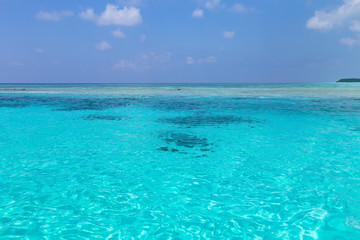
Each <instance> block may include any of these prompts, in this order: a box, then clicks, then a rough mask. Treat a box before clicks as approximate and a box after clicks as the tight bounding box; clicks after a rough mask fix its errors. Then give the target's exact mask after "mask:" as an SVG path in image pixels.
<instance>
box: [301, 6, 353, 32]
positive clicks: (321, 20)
mask: <svg viewBox="0 0 360 240" xmlns="http://www.w3.org/2000/svg"><path fill="white" fill-rule="evenodd" d="M359 15H360V0H343V4H342V5H341V6H339V7H338V8H336V9H334V10H332V11H328V12H326V11H316V12H315V14H314V16H313V17H312V18H310V19H309V20H308V21H307V24H306V27H307V28H311V29H318V30H329V29H332V28H334V27H338V26H341V25H343V24H347V23H349V21H351V20H353V19H354V18H358V17H359Z"/></svg>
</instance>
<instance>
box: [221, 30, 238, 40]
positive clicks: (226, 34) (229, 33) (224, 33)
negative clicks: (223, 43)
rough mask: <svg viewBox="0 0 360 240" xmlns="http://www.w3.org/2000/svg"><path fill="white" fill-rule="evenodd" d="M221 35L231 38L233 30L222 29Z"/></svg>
mask: <svg viewBox="0 0 360 240" xmlns="http://www.w3.org/2000/svg"><path fill="white" fill-rule="evenodd" d="M221 36H222V37H223V38H226V39H232V38H234V37H235V32H234V31H223V32H222V34H221Z"/></svg>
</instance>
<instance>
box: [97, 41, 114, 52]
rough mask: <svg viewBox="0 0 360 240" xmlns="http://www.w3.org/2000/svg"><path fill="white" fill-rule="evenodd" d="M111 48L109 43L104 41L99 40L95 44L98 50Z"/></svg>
mask: <svg viewBox="0 0 360 240" xmlns="http://www.w3.org/2000/svg"><path fill="white" fill-rule="evenodd" d="M110 48H111V45H110V44H109V43H108V42H106V41H101V42H99V43H97V44H96V49H97V50H100V51H105V50H108V49H110Z"/></svg>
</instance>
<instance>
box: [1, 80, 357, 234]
mask: <svg viewBox="0 0 360 240" xmlns="http://www.w3.org/2000/svg"><path fill="white" fill-rule="evenodd" d="M0 195H1V198H0V238H1V239H14V238H19V239H354V240H356V239H360V84H356V83H318V84H310V83H309V84H0Z"/></svg>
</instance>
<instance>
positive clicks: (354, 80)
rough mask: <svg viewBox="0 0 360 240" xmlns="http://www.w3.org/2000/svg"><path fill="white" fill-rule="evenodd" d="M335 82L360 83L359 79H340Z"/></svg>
mask: <svg viewBox="0 0 360 240" xmlns="http://www.w3.org/2000/svg"><path fill="white" fill-rule="evenodd" d="M337 82H360V78H342V79H340V80H339V81H337Z"/></svg>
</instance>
